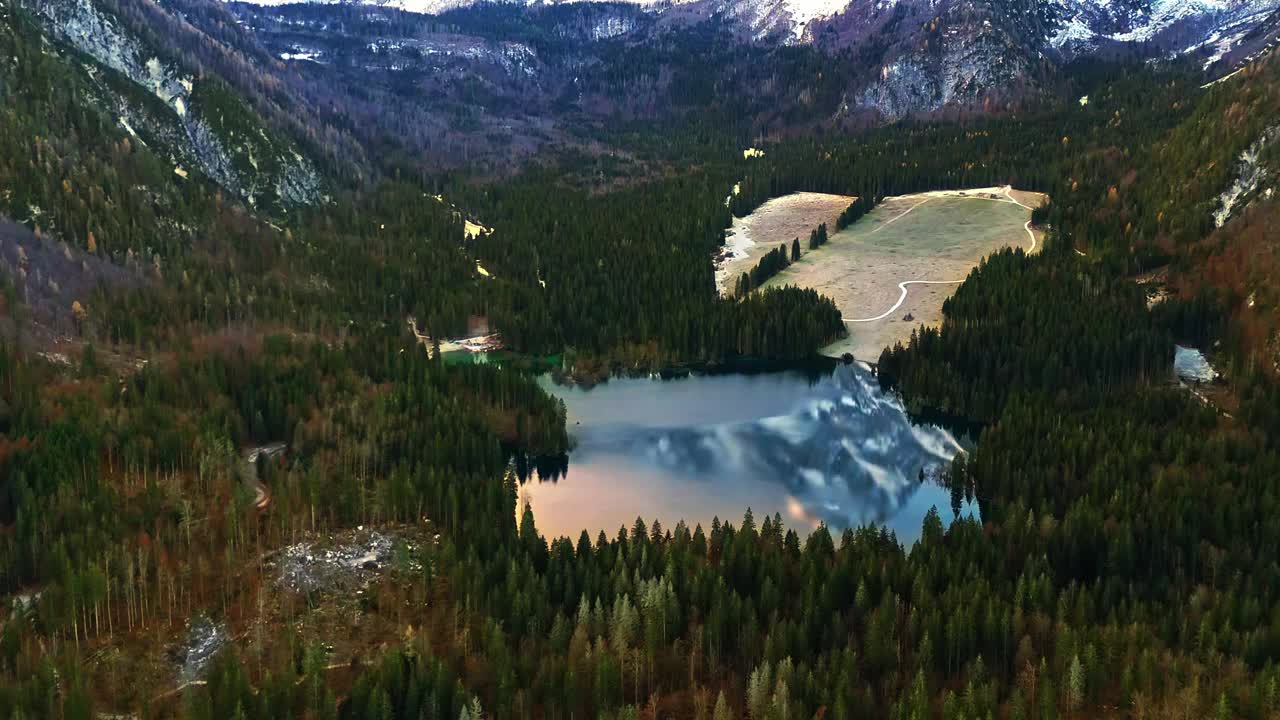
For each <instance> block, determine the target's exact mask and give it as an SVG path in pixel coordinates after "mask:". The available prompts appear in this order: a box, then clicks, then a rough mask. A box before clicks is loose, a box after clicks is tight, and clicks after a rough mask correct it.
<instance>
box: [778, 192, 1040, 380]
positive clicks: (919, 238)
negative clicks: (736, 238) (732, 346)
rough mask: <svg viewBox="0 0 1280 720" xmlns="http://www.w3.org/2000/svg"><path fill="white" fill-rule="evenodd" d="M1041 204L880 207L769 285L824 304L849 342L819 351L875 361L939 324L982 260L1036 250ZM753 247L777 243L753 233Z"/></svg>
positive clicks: (896, 200)
mask: <svg viewBox="0 0 1280 720" xmlns="http://www.w3.org/2000/svg"><path fill="white" fill-rule="evenodd" d="M1043 199H1044V196H1042V195H1039V194H1036V193H1026V192H1020V191H1013V190H1010V189H1009V188H979V189H976V190H963V191H936V192H929V193H920V194H916V195H904V196H900V197H890V198H885V200H884V201H883V202H882V203H881V204H880V205H878V206H877V207H876V208H875V209H874V210H872V211H871V212H870V213H868V214H867V215H866V216H865V217H863V218H862V219H860V220H858V221H857V222H855V223H854V224H852V225H851V226H849V227H848V228H845V229H844V230H842V231H840V232H836V233H833V234H832V235H831V240H830V241H829V242H828V243H827V244H826V245H824V246H823V247H821V248H818V249H817V250H808V249H807V246H804V247H806V249H805V250H804V252H803V254H802V255H801V257H800V260H799V261H798V262H795V263H793V264H792V265H791V266H790V267H788V268H787V269H786V270H783V271H782V272H780V273H778V274H777V275H776V276H774V277H773V278H772V279H770V281H769V282H768V283H767V286H783V285H796V286H799V287H807V288H813V289H815V290H817V291H818V292H820V293H822V294H823V295H826V296H827V297H830V298H831V299H832V300H833V301H835V303H836V306H837V307H839V308H840V311H841V313H842V315H843V317H844V319H845V322H846V324H847V326H848V328H849V336H848V337H847V338H845V339H843V340H840V341H838V342H836V343H835V344H833V345H831V346H828V347H827V348H825V349H824V352H825V353H826V354H828V355H843V354H844V353H851V354H852V355H853V356H854V357H855V358H857V359H859V360H865V361H868V362H875V361H876V360H877V359H878V358H879V356H880V351H881V350H882V349H883V348H884V347H886V346H889V345H892V344H894V343H895V342H899V341H903V342H905V341H906V340H907V339H908V338H909V337H910V336H911V331H912V329H914V328H916V327H918V326H919V325H921V324H925V325H936V324H938V323H940V322H941V320H942V303H943V301H945V300H946V299H947V298H948V297H949V296H950V295H951V293H952V292H953V291H954V290H955V288H956V286H957V285H958V284H959V283H960V281H962V280H964V278H965V276H966V275H968V273H969V271H970V270H971V269H973V267H975V266H976V265H977V264H978V262H979V261H980V260H981V259H982V258H983V257H985V256H986V255H989V254H990V253H992V252H994V251H996V250H999V249H1000V248H1003V247H1021V248H1023V249H1024V250H1027V251H1028V252H1035V251H1038V250H1039V247H1040V240H1041V233H1040V232H1039V231H1037V230H1034V229H1032V228H1030V227H1029V225H1028V222H1029V219H1030V216H1031V208H1032V207H1035V206H1036V205H1037V204H1038V203H1040V202H1042V201H1043ZM762 209H763V208H762ZM753 225H758V224H753ZM833 227H834V226H833ZM753 229H754V228H753ZM753 239H755V241H756V242H757V243H758V244H759V245H762V246H764V247H765V248H766V250H767V249H768V248H769V247H772V246H776V245H777V244H778V243H779V242H782V241H783V238H781V237H780V236H779V237H765V236H763V234H762V233H761V232H760V231H759V230H755V233H754V235H753ZM786 240H787V241H790V237H788V238H786ZM802 242H803V241H802Z"/></svg>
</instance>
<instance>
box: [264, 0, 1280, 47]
mask: <svg viewBox="0 0 1280 720" xmlns="http://www.w3.org/2000/svg"><path fill="white" fill-rule="evenodd" d="M247 1H248V2H251V3H253V4H257V5H268V6H269V5H281V4H288V3H290V2H296V1H297V0H247ZM304 1H310V2H317V3H337V2H340V0H304ZM365 2H366V3H367V4H371V5H379V6H383V7H393V8H397V9H401V10H405V11H409V12H415V13H423V14H429V15H438V14H441V13H446V12H448V11H450V10H458V9H462V8H467V7H471V6H474V5H477V4H480V3H490V4H498V5H511V6H516V7H545V6H548V5H561V4H571V3H580V2H600V3H605V4H612V3H616V4H626V5H633V6H637V7H640V8H642V9H644V10H646V11H648V12H651V13H654V14H658V15H670V16H672V17H673V18H675V19H677V20H678V19H681V18H685V19H693V20H702V19H705V18H718V19H719V20H720V21H721V22H723V23H725V24H726V25H727V26H729V27H730V28H732V29H733V30H735V31H738V32H739V33H740V34H742V35H743V36H745V37H747V38H749V39H750V40H752V41H757V42H759V41H766V40H773V41H776V42H782V43H806V42H814V41H817V40H819V39H821V37H822V35H823V34H824V33H827V32H830V29H829V28H832V27H836V28H839V27H840V26H842V25H849V24H851V23H852V24H859V23H866V22H867V20H868V18H872V17H874V16H876V15H882V14H892V13H894V12H895V11H896V9H897V8H898V7H899V6H905V7H906V8H907V9H908V14H909V15H913V16H914V15H922V16H932V17H934V18H936V17H940V16H941V15H943V14H944V13H946V12H949V11H950V10H951V9H952V8H950V6H951V5H952V4H951V3H948V2H947V1H946V0H870V1H869V2H868V1H867V0H365ZM1031 4H1032V5H1034V6H1035V7H1034V8H1030V10H1031V12H1032V13H1033V14H1034V15H1038V16H1042V17H1044V18H1046V19H1047V20H1049V21H1050V26H1049V27H1047V28H1046V32H1047V34H1046V35H1045V36H1044V37H1040V38H1034V42H1033V43H1031V44H1033V45H1040V46H1041V47H1040V48H1038V49H1044V50H1048V51H1051V52H1058V53H1061V54H1064V55H1078V54H1082V53H1088V52H1092V51H1095V50H1099V49H1106V48H1112V47H1114V46H1116V45H1124V44H1140V43H1154V44H1155V45H1157V46H1159V47H1160V49H1161V50H1167V51H1182V52H1189V51H1195V50H1200V49H1203V48H1210V52H1211V53H1220V54H1219V57H1220V56H1221V54H1225V52H1226V51H1227V50H1229V49H1230V47H1231V46H1232V45H1234V44H1236V43H1239V42H1241V41H1243V40H1244V39H1245V38H1246V37H1247V36H1248V34H1249V33H1250V32H1251V31H1252V30H1253V29H1254V28H1256V27H1257V26H1258V25H1260V24H1262V23H1264V22H1265V21H1266V20H1267V19H1268V18H1269V17H1270V16H1272V15H1273V14H1274V13H1275V12H1276V11H1277V9H1278V8H1280V0H1038V1H1037V2H1033V3H1031ZM979 5H981V3H965V6H966V7H968V8H969V9H971V10H972V9H973V8H974V7H975V6H979ZM1002 5H1004V6H1005V8H1004V9H1006V10H1007V11H1008V12H1006V13H1004V15H1005V17H1004V18H1003V19H1004V20H1009V19H1013V18H1011V15H1012V14H1013V13H1015V12H1017V13H1025V12H1027V11H1028V9H1029V8H1024V7H1014V6H1015V5H1019V3H1002ZM996 9H997V15H999V14H1000V13H999V9H1000V8H998V7H997V8H996ZM850 15H852V16H853V17H849V16H850ZM997 22H998V21H996V20H992V24H993V25H994V24H997ZM987 27H990V26H987ZM1166 45H1168V47H1165V46H1166ZM1220 51H1221V52H1220Z"/></svg>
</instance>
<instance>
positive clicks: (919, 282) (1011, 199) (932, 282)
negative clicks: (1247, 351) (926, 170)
mask: <svg viewBox="0 0 1280 720" xmlns="http://www.w3.org/2000/svg"><path fill="white" fill-rule="evenodd" d="M1012 189H1013V186H1011V185H1005V186H1004V196H1005V197H1006V198H1008V199H1007V200H996V199H994V198H989V197H980V196H972V195H965V196H963V197H966V198H969V199H972V200H986V201H988V202H1010V203H1013V204H1014V205H1017V206H1018V207H1022V208H1026V209H1027V210H1033V209H1034V208H1031V207H1029V206H1027V205H1023V204H1022V203H1020V202H1018V201H1017V200H1015V199H1014V197H1013V195H1012V194H1010V191H1011V190H1012ZM945 197H961V196H951V195H947V196H945ZM927 202H929V198H928V197H926V198H925V199H924V200H921V201H920V202H918V203H916V204H915V205H912V206H911V207H909V208H907V209H906V211H904V212H902V213H900V214H898V215H895V216H893V218H891V219H890V220H888V221H886V222H885V223H884V225H881V226H880V227H878V228H876V229H875V230H872V231H871V232H869V233H867V237H870V236H871V235H874V234H875V233H876V232H877V231H879V230H880V229H882V228H884V227H885V226H886V225H888V224H889V223H892V222H894V221H895V220H898V219H900V218H902V217H903V216H905V215H906V214H907V213H909V212H911V211H912V210H915V209H916V208H918V207H920V206H921V205H923V204H925V203H927ZM1022 229H1023V230H1026V231H1027V237H1028V238H1030V239H1031V247H1030V248H1028V249H1027V252H1028V253H1032V252H1035V250H1036V234H1035V233H1034V232H1032V231H1031V219H1030V218H1028V219H1027V221H1026V222H1025V223H1023V224H1022ZM962 282H964V280H903V281H902V282H900V283H898V290H900V291H901V292H900V293H899V294H898V301H897V302H895V303H894V304H893V307H891V308H889V309H888V310H885V311H884V312H882V313H880V314H879V315H876V316H875V317H869V318H846V317H842V318H840V319H841V320H842V321H844V322H846V323H868V322H875V321H877V320H883V319H885V318H887V317H889V316H890V315H892V314H893V313H894V311H895V310H897V309H898V308H900V307H902V303H904V302H906V301H907V286H908V285H959V284H960V283H962Z"/></svg>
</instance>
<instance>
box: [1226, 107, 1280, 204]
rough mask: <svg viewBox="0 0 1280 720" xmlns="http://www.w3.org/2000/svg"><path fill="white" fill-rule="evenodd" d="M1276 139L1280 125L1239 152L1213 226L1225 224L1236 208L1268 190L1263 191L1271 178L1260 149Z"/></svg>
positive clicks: (1269, 129) (1267, 131) (1268, 130)
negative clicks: (1233, 173)
mask: <svg viewBox="0 0 1280 720" xmlns="http://www.w3.org/2000/svg"><path fill="white" fill-rule="evenodd" d="M1278 138H1280V125H1275V126H1272V127H1270V128H1268V129H1267V130H1266V131H1264V132H1263V133H1262V135H1260V136H1259V137H1258V139H1257V140H1254V141H1253V144H1251V145H1250V146H1249V147H1247V148H1245V150H1244V152H1242V153H1240V158H1239V159H1238V160H1237V163H1236V178H1235V180H1234V181H1233V182H1232V183H1231V186H1230V187H1228V188H1227V189H1226V190H1224V191H1223V192H1222V194H1221V195H1220V196H1218V209H1217V210H1215V211H1214V212H1213V220H1214V224H1216V225H1217V226H1218V227H1222V226H1223V225H1225V224H1226V223H1227V220H1229V219H1231V215H1232V213H1233V212H1234V211H1235V209H1236V208H1237V207H1240V205H1241V204H1242V203H1245V202H1248V201H1249V200H1251V199H1253V198H1254V197H1256V196H1257V195H1258V192H1259V190H1263V191H1264V192H1265V191H1266V190H1270V188H1265V189H1264V186H1265V185H1267V181H1268V180H1269V179H1270V177H1271V172H1270V168H1268V167H1267V165H1266V163H1264V162H1263V161H1262V158H1263V150H1265V149H1267V147H1269V146H1271V145H1272V144H1273V143H1275V142H1276V140H1277V139H1278Z"/></svg>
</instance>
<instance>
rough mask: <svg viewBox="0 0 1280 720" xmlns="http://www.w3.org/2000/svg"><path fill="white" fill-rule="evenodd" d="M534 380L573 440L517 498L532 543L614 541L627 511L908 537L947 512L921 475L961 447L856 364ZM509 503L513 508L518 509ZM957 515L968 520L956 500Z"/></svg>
mask: <svg viewBox="0 0 1280 720" xmlns="http://www.w3.org/2000/svg"><path fill="white" fill-rule="evenodd" d="M542 382H543V386H544V387H545V388H546V389H547V390H548V391H550V392H551V393H553V394H554V395H556V396H558V397H560V398H562V399H563V400H564V402H565V406H566V408H567V410H568V419H569V430H570V432H571V433H572V434H573V436H574V438H575V439H576V441H577V446H576V447H575V449H574V451H573V452H572V453H571V454H570V456H569V469H568V473H567V474H566V475H565V476H563V477H561V478H560V479H559V480H558V481H555V482H550V481H539V480H537V479H532V480H530V481H529V482H526V483H525V484H524V485H523V486H522V487H521V491H520V492H521V497H522V499H523V500H527V501H528V502H530V503H531V504H532V506H533V511H534V515H535V517H536V518H537V523H538V529H539V531H540V532H542V533H543V534H544V535H547V536H549V537H555V536H559V535H567V536H569V537H571V538H574V539H576V538H577V536H578V534H579V533H580V532H581V531H582V530H583V529H586V530H587V531H588V532H589V533H590V534H591V536H592V537H593V538H594V536H595V535H596V533H598V532H599V531H600V530H604V531H605V532H606V533H608V534H609V535H610V536H612V535H615V534H616V533H617V531H618V528H619V527H622V526H626V527H628V528H630V527H631V525H632V524H633V523H634V522H635V519H636V517H637V516H639V517H643V518H644V519H645V521H646V522H647V523H652V521H653V520H654V519H655V518H656V519H658V520H660V521H661V522H662V524H663V525H664V526H665V527H668V528H670V527H674V526H675V524H676V522H677V521H679V520H684V521H685V522H686V523H687V524H688V525H689V526H690V527H692V526H693V525H694V524H696V523H702V525H703V527H704V528H707V527H709V526H710V523H711V519H712V518H714V517H719V518H720V519H721V520H731V521H733V522H734V523H735V524H737V523H739V522H740V521H741V519H742V515H743V513H744V512H745V511H746V509H747V508H748V507H749V508H751V509H752V512H753V513H754V514H755V517H756V522H757V523H759V522H761V521H762V520H763V519H764V516H765V515H766V514H768V515H769V516H772V515H773V514H774V513H778V514H781V515H782V517H783V518H784V519H785V520H786V523H787V525H788V527H792V528H795V529H796V530H797V531H799V532H801V533H802V534H803V533H804V532H806V531H807V530H809V529H811V528H814V527H817V525H818V523H819V522H825V523H826V524H827V526H828V527H830V528H832V530H833V532H835V533H838V532H839V531H841V530H843V529H844V528H846V527H850V526H857V525H862V524H867V523H881V524H885V525H887V526H889V527H890V528H892V529H893V530H894V531H895V532H896V533H897V535H898V538H899V539H900V540H901V541H903V542H907V543H910V542H913V541H914V540H915V539H916V538H917V537H918V536H919V533H920V524H921V522H922V521H923V519H924V516H925V514H926V513H927V512H928V510H929V508H930V507H934V506H936V507H937V508H938V512H939V513H940V514H941V515H942V518H943V520H944V522H947V521H949V520H950V519H951V518H952V517H953V513H952V510H951V496H950V492H949V491H947V490H945V489H943V488H942V487H940V486H938V485H937V484H936V483H934V482H932V481H931V480H925V481H924V482H921V480H920V474H921V471H924V473H925V475H926V476H931V475H932V474H934V473H936V472H937V471H938V470H939V469H941V468H943V467H945V466H946V464H947V463H948V462H949V461H950V460H951V458H952V457H954V456H955V455H956V453H958V452H960V450H961V447H960V444H959V443H958V442H957V440H956V439H955V438H954V437H953V436H952V435H951V433H949V432H948V431H946V430H944V429H941V428H939V427H936V426H932V425H917V424H914V423H912V422H911V420H910V419H909V418H908V417H907V415H906V413H905V412H904V411H903V408H902V404H901V403H900V402H899V401H898V400H897V399H896V398H895V397H894V396H892V395H890V394H886V393H883V392H881V390H880V387H879V385H878V383H877V382H876V379H875V377H874V376H873V375H872V373H871V371H870V370H869V369H868V368H867V367H866V366H863V365H840V366H837V367H835V368H834V370H832V371H831V372H829V373H828V372H824V373H819V374H818V375H817V376H816V379H815V376H814V375H813V374H812V373H811V374H806V373H802V372H799V371H786V372H772V373H761V374H724V375H692V376H689V377H684V378H680V379H674V380H662V379H657V378H653V379H648V378H646V379H613V380H610V381H608V382H607V383H604V384H601V385H597V386H595V387H592V388H583V387H578V386H572V387H570V386H562V385H556V384H555V383H553V382H552V381H551V380H550V378H547V377H544V378H543V379H542ZM522 506H523V503H522ZM961 512H962V514H973V515H976V513H977V510H976V507H975V506H974V505H972V504H968V503H966V504H965V505H964V507H963V508H962V511H961Z"/></svg>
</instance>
